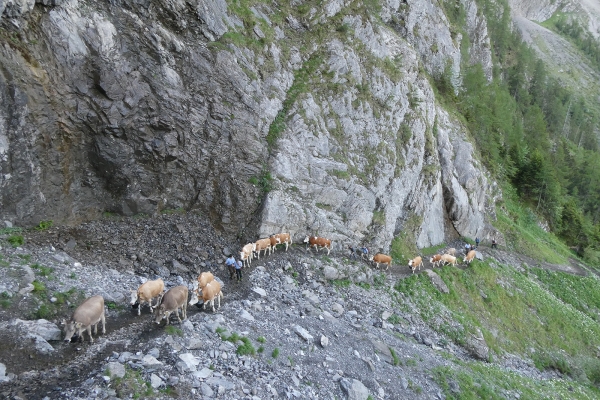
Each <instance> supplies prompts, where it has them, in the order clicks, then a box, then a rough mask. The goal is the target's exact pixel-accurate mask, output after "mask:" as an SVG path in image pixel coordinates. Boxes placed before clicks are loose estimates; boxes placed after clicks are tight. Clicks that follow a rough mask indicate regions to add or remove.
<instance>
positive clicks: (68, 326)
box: [62, 319, 83, 343]
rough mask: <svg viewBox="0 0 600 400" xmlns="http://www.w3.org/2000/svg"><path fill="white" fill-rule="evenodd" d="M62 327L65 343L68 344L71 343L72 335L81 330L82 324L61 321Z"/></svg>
mask: <svg viewBox="0 0 600 400" xmlns="http://www.w3.org/2000/svg"><path fill="white" fill-rule="evenodd" d="M62 325H64V326H65V339H64V340H65V342H67V343H69V342H70V341H71V338H72V337H73V335H74V334H75V331H77V330H79V329H81V327H82V326H83V324H82V323H81V322H75V321H69V322H67V321H65V320H64V319H63V321H62Z"/></svg>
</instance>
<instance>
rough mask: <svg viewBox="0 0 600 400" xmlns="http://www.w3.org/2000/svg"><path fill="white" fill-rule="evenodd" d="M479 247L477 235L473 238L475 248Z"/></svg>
mask: <svg viewBox="0 0 600 400" xmlns="http://www.w3.org/2000/svg"><path fill="white" fill-rule="evenodd" d="M477 247H479V236H477V237H476V238H475V248H477Z"/></svg>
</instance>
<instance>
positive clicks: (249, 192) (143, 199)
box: [0, 0, 495, 251]
mask: <svg viewBox="0 0 600 400" xmlns="http://www.w3.org/2000/svg"><path fill="white" fill-rule="evenodd" d="M48 3H49V2H45V3H42V4H45V5H42V4H38V5H37V6H35V7H33V5H32V6H31V7H30V8H23V9H22V10H21V11H20V12H19V13H16V12H15V13H12V14H9V13H5V14H4V17H3V19H2V23H3V24H4V25H5V26H6V27H7V30H6V32H8V33H7V35H8V36H6V37H3V38H2V43H3V44H4V45H2V46H0V66H1V68H0V96H1V98H2V102H1V103H0V124H2V129H0V218H2V219H3V220H8V221H11V222H13V223H15V224H19V225H33V224H37V223H38V222H39V221H40V220H44V219H52V220H55V221H62V222H77V221H80V220H86V219H91V218H94V217H97V216H98V215H99V214H100V213H102V212H103V211H111V212H117V213H122V214H125V215H133V214H138V213H146V214H151V213H155V212H158V211H161V210H164V209H175V208H185V209H188V210H190V209H198V210H200V211H202V212H203V213H205V214H207V215H209V216H210V217H211V220H212V221H213V223H214V224H215V225H216V226H217V228H220V229H224V230H225V231H228V232H230V233H236V234H238V235H240V236H241V237H248V238H255V235H266V234H269V233H275V232H279V231H291V232H292V233H293V234H295V235H297V237H295V241H296V240H298V237H300V236H302V237H303V236H304V235H305V234H306V233H311V234H313V233H317V232H318V234H319V235H321V236H330V237H331V238H332V239H334V241H337V242H338V245H340V244H339V243H340V241H341V242H346V241H347V242H356V241H364V242H368V243H372V244H373V246H378V247H381V248H382V249H384V250H386V251H387V250H388V249H389V244H390V242H391V240H392V239H393V237H394V236H395V235H397V234H398V233H400V232H402V231H403V230H406V229H411V230H414V231H415V237H416V238H417V243H418V245H419V246H429V245H432V244H437V243H439V242H441V241H442V240H443V239H444V237H445V236H446V235H447V233H448V232H449V231H455V232H456V233H457V234H460V235H467V236H473V235H475V234H476V233H477V234H479V235H480V236H484V235H485V232H488V231H489V229H490V228H489V227H488V225H487V219H488V218H489V217H490V216H492V217H493V213H492V214H490V211H492V212H493V196H494V195H495V194H494V193H495V191H494V188H493V183H491V182H489V181H488V179H487V178H486V174H485V171H483V168H482V166H481V165H480V163H479V162H478V161H477V159H476V156H475V155H474V150H473V147H472V146H471V145H470V144H469V142H468V140H467V139H466V134H465V132H464V129H463V128H462V127H461V126H460V125H459V124H458V123H457V122H456V121H454V120H453V119H452V118H451V117H450V116H449V115H448V114H446V113H445V112H444V110H443V109H441V108H439V106H438V105H436V103H435V98H434V94H433V91H432V89H431V87H430V84H429V81H428V79H427V78H426V77H425V75H424V74H422V73H421V72H420V68H421V67H422V66H424V67H425V69H426V70H427V71H429V72H430V73H432V74H434V75H435V74H439V73H441V72H442V71H443V70H444V68H445V66H446V65H451V66H452V77H453V81H454V82H455V83H459V81H460V61H461V60H460V42H459V40H460V38H459V39H453V38H452V35H451V34H450V30H449V28H448V26H447V20H446V18H445V16H444V14H443V12H442V10H440V9H437V8H436V7H437V6H433V5H432V4H429V3H428V2H426V1H420V2H415V3H414V4H412V3H411V5H410V6H403V5H401V4H400V3H399V4H394V2H391V3H389V4H388V5H386V6H385V7H383V8H382V9H381V10H380V12H381V15H382V18H383V20H384V22H387V23H388V25H387V26H386V25H381V26H379V25H376V26H375V25H373V24H372V23H371V22H370V20H369V19H368V18H367V17H366V16H365V15H360V14H356V13H354V14H353V13H350V12H349V11H348V10H345V9H344V3H343V2H339V1H335V0H332V1H330V2H326V3H324V4H323V5H322V6H321V8H320V9H318V10H317V9H315V10H313V11H311V12H309V14H308V15H306V16H298V15H296V16H294V15H287V16H285V18H277V21H279V22H274V20H275V19H274V20H273V21H272V20H271V19H269V17H267V15H272V14H273V13H274V12H275V11H276V10H274V9H270V8H268V6H262V8H252V9H251V10H250V12H251V13H252V16H253V17H252V19H251V20H252V21H254V22H253V23H254V24H255V25H254V26H253V27H252V26H250V27H248V26H249V25H248V24H249V23H248V21H242V19H241V17H238V16H236V15H235V14H233V13H232V12H231V10H228V8H227V4H226V3H225V2H224V1H220V0H214V1H187V2H183V1H166V0H154V1H152V0H149V1H145V2H140V1H128V0H122V1H115V2H112V3H107V2H93V3H92V2H89V3H88V2H83V1H75V0H73V1H64V2H56V1H55V2H54V3H53V4H48ZM466 3H467V5H468V7H469V15H471V16H472V18H469V21H470V22H469V24H470V26H469V32H470V33H469V34H470V35H471V32H472V34H473V36H474V38H475V39H474V40H472V42H473V43H474V44H475V45H474V46H473V47H474V48H476V50H474V51H473V52H472V54H471V55H470V57H471V60H470V61H471V62H482V63H483V64H484V68H490V66H491V63H490V62H489V60H491V57H490V54H489V51H487V50H486V48H487V49H489V46H487V47H486V44H485V43H487V32H486V27H485V24H484V23H482V21H481V20H480V19H478V18H477V17H476V14H477V12H476V8H475V3H474V2H466ZM2 4H8V3H7V2H4V3H2ZM11 4H12V3H11ZM11 7H12V6H11ZM432 7H433V8H432ZM425 11H426V13H425V15H426V17H423V12H425ZM13 14H14V15H13ZM419 15H421V17H419ZM245 18H246V17H245ZM333 18H337V19H336V20H335V21H336V22H335V23H339V21H340V20H341V21H342V23H343V24H344V26H347V27H348V30H347V35H346V36H345V37H344V36H340V35H338V36H336V35H337V34H335V35H333V34H332V35H328V36H326V37H325V38H324V39H320V40H321V42H319V43H318V45H317V43H316V42H315V44H314V45H313V46H312V47H311V46H306V45H305V44H304V43H303V42H302V41H301V40H300V38H302V37H304V36H305V34H306V32H311V31H314V30H318V29H320V27H321V26H322V25H323V24H327V23H329V22H330V20H331V19H333ZM399 20H405V21H407V23H406V24H405V25H404V28H400V25H398V24H397V21H399ZM416 21H419V24H418V26H417V25H416ZM407 24H408V25H407ZM410 24H413V25H414V26H413V27H412V28H410V29H409V25H410ZM17 25H18V26H19V27H18V28H16V26H17ZM415 26H417V28H415ZM342 31H343V30H337V31H336V32H338V33H339V32H342ZM417 31H419V32H417ZM228 32H229V33H233V32H243V35H242V36H243V37H245V38H246V39H245V40H246V42H243V41H235V40H233V43H236V45H234V44H227V42H225V41H223V40H222V38H223V35H224V34H226V33H228ZM429 33H430V34H429ZM10 35H12V36H10ZM475 36H476V37H475ZM220 38H221V40H219V39H220ZM244 43H246V45H244ZM486 51H487V53H486ZM315 59H317V60H318V62H314V64H310V63H311V62H313V61H314V60H315ZM311 60H312V61H311ZM309 65H311V68H313V69H312V70H311V74H312V75H310V79H309V81H308V82H307V85H305V86H303V91H302V92H301V93H300V95H297V96H296V97H294V98H293V99H294V100H295V101H293V102H291V101H289V100H290V99H291V98H292V97H291V96H292V95H291V94H290V93H291V92H288V91H290V88H292V89H294V88H295V87H296V86H294V84H298V82H299V81H300V80H301V79H302V76H301V72H302V71H303V68H304V70H305V69H307V68H309ZM286 99H288V102H287V103H285V101H286ZM284 105H285V107H286V108H285V110H286V111H287V114H284V116H285V117H286V118H285V121H286V124H285V128H284V129H282V130H281V131H280V133H279V139H278V140H277V142H276V144H275V145H274V146H269V145H268V144H267V140H266V138H267V134H268V133H269V127H270V126H271V124H272V122H273V121H274V120H275V117H276V116H277V115H278V112H280V111H281V110H282V108H283V107H284ZM269 175H270V176H271V177H272V180H269V179H268V176H269ZM252 178H255V179H252ZM261 178H262V179H261ZM250 182H254V183H257V182H258V184H256V185H254V184H252V183H250ZM261 182H262V185H261ZM267 184H269V185H270V186H272V187H273V190H271V191H270V192H269V193H267V194H266V195H265V192H264V191H263V189H264V188H265V187H266V186H267Z"/></svg>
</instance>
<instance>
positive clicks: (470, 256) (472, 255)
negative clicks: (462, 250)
mask: <svg viewBox="0 0 600 400" xmlns="http://www.w3.org/2000/svg"><path fill="white" fill-rule="evenodd" d="M476 255H477V252H476V251H475V250H471V251H470V252H469V253H467V256H466V257H465V264H467V265H469V263H471V261H473V259H474V258H475V256H476Z"/></svg>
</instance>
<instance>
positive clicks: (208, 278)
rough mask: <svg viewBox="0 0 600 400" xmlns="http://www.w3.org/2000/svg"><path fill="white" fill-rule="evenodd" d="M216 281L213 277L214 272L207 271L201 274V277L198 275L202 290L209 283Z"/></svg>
mask: <svg viewBox="0 0 600 400" xmlns="http://www.w3.org/2000/svg"><path fill="white" fill-rule="evenodd" d="M214 279H215V277H214V276H213V274H212V272H209V271H205V272H203V273H201V274H200V275H198V286H199V287H200V289H202V288H203V287H204V286H206V285H207V284H208V283H209V282H212V281H213V280H214Z"/></svg>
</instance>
